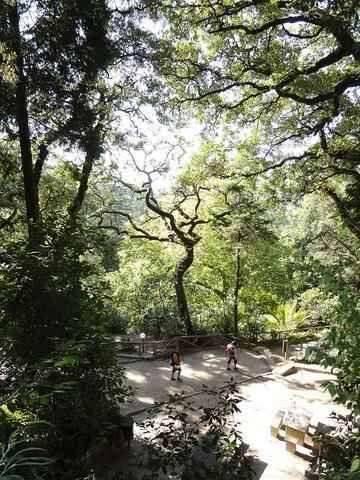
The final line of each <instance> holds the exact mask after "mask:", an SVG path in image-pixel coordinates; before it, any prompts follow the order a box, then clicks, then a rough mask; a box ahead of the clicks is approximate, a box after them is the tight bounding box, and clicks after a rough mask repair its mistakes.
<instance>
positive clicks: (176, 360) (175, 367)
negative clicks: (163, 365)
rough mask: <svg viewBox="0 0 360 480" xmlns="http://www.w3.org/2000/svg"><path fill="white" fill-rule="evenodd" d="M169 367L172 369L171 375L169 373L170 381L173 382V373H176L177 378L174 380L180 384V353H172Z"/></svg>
mask: <svg viewBox="0 0 360 480" xmlns="http://www.w3.org/2000/svg"><path fill="white" fill-rule="evenodd" d="M170 365H171V367H172V373H171V380H175V376H174V375H175V373H177V378H176V380H177V381H178V382H181V378H180V374H181V359H180V353H179V352H172V354H171V355H170Z"/></svg>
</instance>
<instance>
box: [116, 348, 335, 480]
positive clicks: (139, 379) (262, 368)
mask: <svg viewBox="0 0 360 480" xmlns="http://www.w3.org/2000/svg"><path fill="white" fill-rule="evenodd" d="M238 359H239V363H238V366H239V369H238V370H237V371H232V370H231V371H227V370H226V358H225V354H224V350H223V349H222V348H216V349H215V348H214V349H209V350H206V351H202V352H196V353H189V354H186V355H185V356H184V358H183V365H182V379H183V382H181V383H178V382H171V381H170V375H171V369H170V365H169V361H168V360H155V361H138V362H134V363H131V364H128V365H126V377H127V379H128V382H129V384H130V385H131V386H132V387H133V388H134V399H133V401H132V402H131V403H129V404H127V405H126V406H125V407H123V411H125V412H126V413H130V414H133V415H134V418H135V420H136V421H140V420H142V419H143V418H144V417H145V416H146V415H147V411H146V409H147V408H149V407H150V408H151V406H152V405H154V404H155V402H164V401H166V400H167V399H168V397H169V395H170V394H175V393H181V392H184V393H185V394H189V395H191V394H194V396H193V401H194V405H195V406H196V405H206V403H207V402H211V399H210V397H209V396H208V395H207V394H206V393H200V394H197V393H198V392H201V390H202V386H203V385H207V386H209V387H212V388H217V387H221V386H222V385H223V384H224V383H225V382H226V381H228V380H229V379H230V377H233V378H234V380H235V382H238V383H239V391H240V393H241V395H242V396H243V397H244V400H243V401H242V402H241V403H240V410H241V413H240V414H239V416H240V418H239V420H240V422H241V431H242V434H243V437H244V440H245V441H246V442H247V443H248V444H249V447H250V452H251V453H252V454H253V455H254V456H255V457H256V469H257V472H258V476H257V478H258V479H261V480H297V479H299V480H300V479H303V478H304V472H305V469H306V467H307V465H308V462H307V461H306V460H303V459H302V458H300V457H298V456H295V455H294V454H292V453H290V452H288V451H286V448H285V443H284V442H281V441H280V440H278V439H275V438H273V437H272V436H271V434H270V426H271V422H272V420H273V418H274V416H275V414H276V412H277V411H278V410H279V409H284V410H289V409H290V410H293V409H296V408H299V409H307V410H310V411H311V412H313V413H314V414H319V415H321V416H323V415H328V414H329V413H330V412H331V411H332V410H334V409H335V408H336V406H335V405H334V403H333V402H332V401H331V398H330V395H329V394H328V393H327V392H325V391H324V389H323V387H322V384H323V382H326V381H328V380H329V379H331V378H333V376H332V375H330V374H329V373H328V372H326V371H324V370H322V369H321V368H319V367H317V368H314V369H308V367H306V369H303V368H300V369H299V370H298V372H297V373H295V374H293V375H290V376H289V377H286V378H284V377H281V376H279V375H277V374H276V370H277V368H275V369H274V370H273V371H272V368H271V365H270V363H269V362H268V359H266V357H265V356H264V355H262V354H260V353H258V352H254V351H249V350H240V353H238ZM135 433H136V431H135Z"/></svg>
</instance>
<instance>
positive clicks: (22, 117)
mask: <svg viewBox="0 0 360 480" xmlns="http://www.w3.org/2000/svg"><path fill="white" fill-rule="evenodd" d="M359 87H360V11H359V6H358V2H357V1H356V0H341V1H340V0H322V1H320V0H288V1H287V0H186V1H184V0H121V1H120V0H113V1H110V0H88V1H87V2H83V1H81V0H58V1H56V2H55V1H52V0H0V193H1V195H0V239H1V245H0V331H1V346H0V355H1V359H0V368H1V371H0V404H1V405H0V479H1V480H15V479H25V480H28V479H38V478H43V479H59V478H61V479H64V480H65V479H66V480H67V479H68V480H75V479H83V480H85V479H86V478H89V479H95V478H98V477H95V476H90V475H91V471H90V470H91V469H90V467H89V462H88V461H87V458H88V455H87V454H88V452H89V450H91V447H92V446H93V444H94V442H95V441H96V439H98V438H102V437H106V436H107V435H108V434H111V431H112V430H111V426H112V424H113V423H116V422H115V420H114V418H115V417H116V415H118V413H117V412H118V410H119V409H120V412H121V402H124V401H125V400H126V399H127V397H128V396H129V394H130V392H129V389H128V387H127V385H126V382H125V380H124V372H123V369H121V368H119V366H118V364H117V362H116V355H115V354H114V348H115V347H114V342H113V341H112V339H113V336H114V335H129V336H131V335H138V334H139V333H140V332H144V333H146V335H147V336H148V337H151V338H155V339H160V338H167V337H171V336H174V335H194V334H199V335H205V334H210V333H219V334H229V335H232V336H234V337H240V338H247V339H249V341H257V340H258V337H259V336H261V335H262V334H264V333H268V334H269V335H271V336H272V338H275V337H276V333H277V332H281V331H295V330H296V329H297V328H298V327H311V326H320V327H322V330H321V335H322V336H321V342H322V348H321V359H320V360H319V361H321V363H322V364H323V365H326V366H331V367H333V368H334V371H335V372H336V375H337V381H336V382H333V383H331V384H330V385H329V386H328V388H329V389H330V393H331V394H332V395H333V397H334V398H335V399H336V400H337V401H339V402H341V403H343V404H345V405H346V406H347V407H348V408H349V409H350V410H351V411H352V412H353V413H354V414H355V415H359V414H360V380H359V378H360V377H359V374H360V304H359V289H360V277H359V274H360V253H359V252H360V250H359V245H360V169H359V164H360V123H359V118H360V102H359V95H360V89H359ZM119 404H120V407H119ZM230 407H231V406H230ZM230 407H229V406H228V407H227V408H230ZM224 408H225V407H224ZM217 414H218V415H223V414H224V412H223V411H222V412H220V410H219V411H217ZM221 435H223V432H222V433H221ZM191 438H192V437H190V440H191ZM190 440H189V441H190ZM359 444H360V443H359V433H353V434H351V435H350V436H349V438H348V439H347V441H346V442H345V443H344V451H343V452H342V453H343V456H342V457H341V461H339V462H338V463H336V464H335V465H331V464H329V466H328V471H327V472H325V473H324V476H323V478H326V479H328V480H330V479H344V480H345V479H351V478H354V479H355V478H358V477H356V476H355V475H359V471H360V460H359V458H360V450H359ZM167 461H169V460H167V459H166V457H163V458H162V462H163V463H164V462H165V463H166V462H167ZM232 461H235V460H234V459H232ZM231 468H233V470H232V471H235V470H234V468H235V467H234V465H233V464H232V467H231ZM230 471H231V469H230ZM216 475H217V476H216ZM216 475H215V474H214V476H213V478H228V477H227V476H226V475H227V473H226V472H225V473H224V471H223V472H222V474H220V473H217V474H216ZM99 478H102V477H101V476H99ZM114 478H115V477H114ZM117 478H121V477H117ZM128 478H129V477H128ZM144 478H145V477H144ZM146 478H162V477H160V476H156V475H155V476H152V477H146ZM166 478H170V477H166ZM171 478H175V477H171ZM176 478H178V477H176ZM179 478H180V477H179ZM181 478H184V479H185V478H194V477H192V476H190V474H189V472H188V474H187V476H186V474H184V475H183V476H182V477H181ZM197 478H202V477H200V476H199V477H197ZM207 478H209V477H207ZM239 478H245V477H240V476H239Z"/></svg>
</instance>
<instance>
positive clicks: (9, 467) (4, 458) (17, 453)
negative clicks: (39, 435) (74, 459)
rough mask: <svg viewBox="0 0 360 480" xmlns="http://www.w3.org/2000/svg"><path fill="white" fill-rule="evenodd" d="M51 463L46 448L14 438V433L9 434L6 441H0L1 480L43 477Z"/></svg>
mask: <svg viewBox="0 0 360 480" xmlns="http://www.w3.org/2000/svg"><path fill="white" fill-rule="evenodd" d="M51 463H53V460H52V459H51V458H49V457H48V456H47V452H46V450H44V449H43V448H39V447H34V446H31V445H28V444H27V443H26V442H25V441H19V440H16V435H13V436H10V437H9V440H8V442H7V443H0V479H1V480H41V479H44V478H46V477H45V476H44V475H45V474H46V470H47V467H48V466H49V465H50V464H51ZM44 471H45V473H44Z"/></svg>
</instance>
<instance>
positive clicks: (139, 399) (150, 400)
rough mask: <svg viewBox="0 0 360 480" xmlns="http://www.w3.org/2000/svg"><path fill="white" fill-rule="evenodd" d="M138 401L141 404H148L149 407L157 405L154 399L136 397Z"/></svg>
mask: <svg viewBox="0 0 360 480" xmlns="http://www.w3.org/2000/svg"><path fill="white" fill-rule="evenodd" d="M136 400H138V401H139V402H141V403H146V404H148V405H154V403H155V399H154V398H152V397H136Z"/></svg>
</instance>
